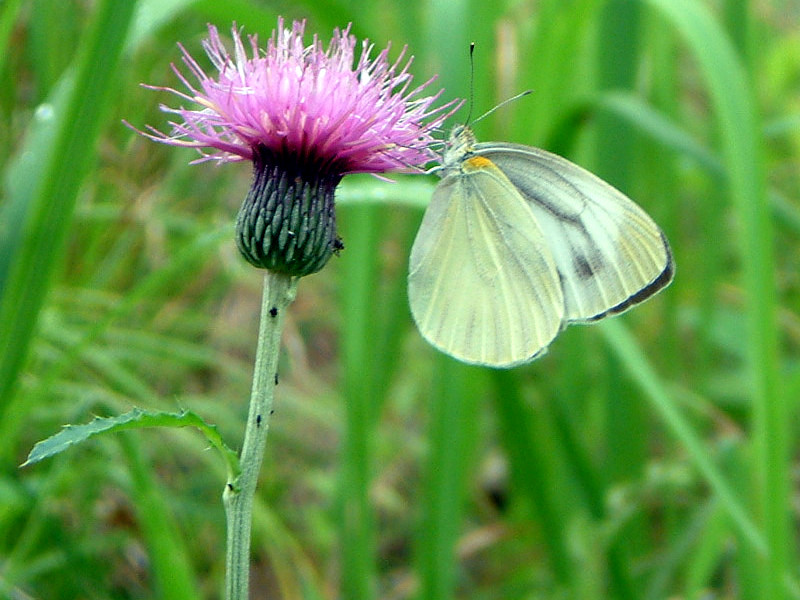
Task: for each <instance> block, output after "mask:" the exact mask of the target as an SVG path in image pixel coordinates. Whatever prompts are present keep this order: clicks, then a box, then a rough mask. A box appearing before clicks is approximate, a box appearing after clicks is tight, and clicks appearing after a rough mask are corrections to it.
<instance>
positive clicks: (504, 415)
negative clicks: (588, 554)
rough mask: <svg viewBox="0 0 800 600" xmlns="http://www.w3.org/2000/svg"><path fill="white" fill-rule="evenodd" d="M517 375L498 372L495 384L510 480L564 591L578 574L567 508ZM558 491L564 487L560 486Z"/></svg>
mask: <svg viewBox="0 0 800 600" xmlns="http://www.w3.org/2000/svg"><path fill="white" fill-rule="evenodd" d="M517 378H518V376H517V374H516V373H513V372H510V371H496V372H494V373H493V374H492V381H493V383H494V385H495V388H496V390H497V393H496V401H495V405H496V406H497V415H498V420H499V424H500V430H501V432H502V439H503V445H504V446H505V449H506V452H507V453H508V460H509V463H510V465H511V477H512V480H514V481H515V482H516V485H517V486H518V488H519V493H520V494H521V495H524V496H527V498H528V500H529V502H530V504H531V506H532V508H533V510H534V513H535V515H536V517H537V525H538V526H539V527H541V529H542V537H543V541H544V544H545V546H546V548H547V558H548V560H549V561H550V564H551V566H552V569H553V572H554V573H555V577H556V579H557V580H558V582H559V584H560V585H561V586H562V587H563V589H565V590H570V589H571V584H572V583H573V582H574V580H575V573H574V572H573V571H574V568H573V565H572V561H571V560H570V552H569V548H568V540H567V539H566V534H567V530H566V528H565V527H564V522H565V518H564V515H563V513H564V509H565V508H566V507H565V506H563V505H561V504H560V503H559V497H557V496H555V495H554V494H553V487H554V486H553V485H552V484H551V483H549V482H550V481H551V478H552V477H554V476H555V475H554V474H553V473H552V472H551V473H548V472H547V470H548V468H551V469H552V467H549V465H550V464H551V463H552V458H553V457H552V452H550V448H549V446H548V444H547V440H544V439H540V437H539V436H537V435H536V434H535V433H534V430H533V424H532V423H531V418H532V417H531V415H530V414H528V413H529V411H528V410H526V407H525V403H524V402H523V399H522V395H521V392H520V388H519V382H518V379H517ZM558 487H559V488H560V487H561V486H558Z"/></svg>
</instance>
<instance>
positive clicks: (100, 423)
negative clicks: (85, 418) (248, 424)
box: [22, 408, 239, 480]
mask: <svg viewBox="0 0 800 600" xmlns="http://www.w3.org/2000/svg"><path fill="white" fill-rule="evenodd" d="M145 427H196V428H197V429H199V430H200V431H201V432H202V433H203V434H205V436H206V439H207V440H208V443H209V444H211V445H212V446H214V447H215V448H216V449H217V450H219V451H220V453H221V454H222V457H223V459H225V462H226V464H227V466H228V471H229V474H230V477H229V479H231V480H232V479H233V478H235V477H236V476H237V475H238V471H239V466H238V465H239V459H238V456H237V455H236V453H235V452H234V451H233V450H231V449H230V448H228V446H226V445H225V442H223V441H222V438H221V437H220V435H219V432H218V431H217V428H216V427H215V426H213V425H209V424H208V423H206V422H205V421H203V419H201V418H200V417H199V416H197V415H196V414H194V413H193V412H188V411H187V412H180V413H166V412H153V411H144V410H141V409H138V408H134V409H133V410H132V411H130V412H127V413H125V414H122V415H117V416H115V417H105V418H103V417H95V418H94V419H92V420H91V421H90V422H89V423H85V424H82V425H65V426H64V428H63V429H62V430H61V431H59V432H58V433H57V434H55V435H52V436H50V437H49V438H47V439H46V440H42V441H41V442H38V443H37V444H36V445H35V446H34V447H33V450H31V452H30V454H29V455H28V459H27V460H26V461H25V462H24V463H22V466H23V467H25V466H27V465H32V464H34V463H37V462H39V461H40V460H44V459H45V458H50V457H51V456H55V455H56V454H59V453H61V452H64V450H66V449H68V448H70V447H71V446H74V445H76V444H80V443H81V442H85V441H86V440H88V439H89V438H91V437H94V436H96V435H100V434H103V433H116V432H119V431H124V430H126V429H142V428H145Z"/></svg>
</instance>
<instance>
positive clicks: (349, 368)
mask: <svg viewBox="0 0 800 600" xmlns="http://www.w3.org/2000/svg"><path fill="white" fill-rule="evenodd" d="M380 210H381V209H380V208H379V207H359V208H355V209H350V210H347V211H346V212H345V211H341V212H340V213H339V215H340V224H341V229H340V231H341V233H342V236H343V239H344V243H345V246H346V249H345V251H344V252H343V253H342V257H341V260H340V261H339V268H340V280H341V281H342V282H343V283H342V285H341V305H342V321H343V324H342V341H341V344H342V370H343V372H342V387H343V396H344V399H345V407H344V410H345V431H344V434H343V439H342V446H343V447H342V467H341V468H342V475H341V479H340V482H339V484H340V489H339V495H340V497H339V511H340V519H339V525H340V528H341V529H340V540H339V543H340V545H341V556H342V564H341V569H342V595H343V596H344V597H346V598H351V599H353V600H368V599H370V598H373V597H374V596H375V593H376V590H377V588H376V572H375V548H376V539H375V517H374V514H373V510H372V506H371V503H370V499H369V487H370V482H371V480H372V462H373V456H372V455H373V451H372V431H373V425H374V418H373V417H374V416H375V405H374V403H375V397H374V392H375V389H374V379H373V373H372V365H373V362H374V361H373V358H374V353H373V348H372V343H371V340H372V336H373V334H374V331H375V329H374V327H375V306H374V302H373V293H374V290H375V287H376V281H377V260H378V256H379V252H378V239H379V229H380V220H379V215H380Z"/></svg>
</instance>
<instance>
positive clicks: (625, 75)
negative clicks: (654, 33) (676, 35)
mask: <svg viewBox="0 0 800 600" xmlns="http://www.w3.org/2000/svg"><path fill="white" fill-rule="evenodd" d="M641 12H642V9H641V6H640V5H639V4H638V3H636V2H629V1H628V0H610V1H609V2H606V3H605V4H604V5H603V6H602V8H601V9H600V12H599V15H598V21H599V27H598V34H597V42H596V44H597V46H596V55H597V59H596V62H597V79H598V81H597V86H598V88H599V89H600V90H630V89H632V88H633V86H634V84H635V78H636V72H637V66H638V62H639V56H638V55H639V52H640V50H639V48H640V40H639V38H640V28H641ZM609 40H614V42H613V43H609ZM635 142H636V139H635V131H634V130H633V128H632V127H630V126H629V125H628V124H627V123H625V122H624V121H622V120H620V119H619V118H617V117H616V116H615V115H614V114H611V113H608V112H605V111H600V112H599V113H598V114H597V116H596V119H595V143H594V157H593V158H594V162H595V164H596V169H597V171H596V173H597V175H599V176H600V177H601V178H603V179H605V180H606V181H608V182H609V183H611V184H612V185H614V186H615V187H617V188H619V189H621V190H623V191H628V190H630V188H631V185H632V179H633V170H634V168H635V167H636V166H637V164H638V163H637V161H636V160H635V156H636V154H637V150H638V148H637V147H636V145H635ZM606 364H607V369H608V372H610V373H615V372H617V369H615V368H614V367H615V365H614V360H613V359H611V360H608V361H607V363H606ZM587 380H589V378H587ZM626 384H627V382H626V381H624V380H623V381H617V382H615V384H614V385H613V387H612V386H605V394H604V397H605V401H604V404H605V406H604V411H605V415H606V419H605V429H606V431H605V441H604V445H605V447H606V450H607V456H606V464H605V465H604V471H605V474H606V481H607V484H608V485H614V484H618V483H620V482H627V481H636V480H639V479H640V478H641V477H642V475H643V471H644V468H645V462H646V460H647V450H648V448H647V431H648V427H647V421H646V414H645V411H644V408H643V406H642V403H641V402H639V401H638V398H637V397H636V395H635V394H629V393H625V392H626V390H625V389H624V388H625V386H626ZM645 531H646V528H645V522H644V519H643V516H642V515H641V514H637V515H634V516H632V517H631V518H630V519H628V521H627V522H626V523H625V524H624V525H623V526H622V528H621V530H620V532H619V534H618V535H617V536H615V538H614V540H613V541H612V543H611V548H610V550H611V551H612V552H615V553H616V554H617V555H618V556H620V557H621V558H622V560H623V561H624V562H625V563H628V562H630V558H629V557H632V556H641V555H643V554H646V553H647V551H648V550H647V548H645V547H643V546H644V544H645V543H646V540H647V535H646V533H645ZM625 591H627V592H630V591H631V590H625ZM621 597H624V596H621ZM627 597H631V596H627Z"/></svg>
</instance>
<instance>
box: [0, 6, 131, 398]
mask: <svg viewBox="0 0 800 600" xmlns="http://www.w3.org/2000/svg"><path fill="white" fill-rule="evenodd" d="M135 6H136V2H134V1H131V2H124V3H122V4H120V3H119V2H116V1H114V0H105V1H103V2H100V3H99V4H98V5H97V9H96V13H95V16H94V20H93V22H92V25H91V29H90V31H89V32H88V34H87V35H86V36H85V37H84V38H83V39H84V42H83V44H82V47H81V49H80V53H79V58H78V60H77V68H76V74H75V84H74V86H73V87H72V89H71V91H70V94H69V99H68V101H67V104H66V110H65V111H64V112H63V113H60V114H58V115H56V116H55V119H56V122H57V127H56V131H55V135H54V137H53V139H52V140H48V141H49V144H50V146H51V152H50V153H49V159H48V160H47V162H46V163H45V164H43V165H41V169H40V171H39V173H38V177H39V178H40V181H41V183H40V184H39V185H37V186H35V189H34V190H33V193H32V195H31V196H30V197H29V198H28V199H27V202H26V204H28V205H29V206H30V209H29V212H28V215H29V216H28V218H27V220H26V222H25V225H24V230H25V233H24V235H23V237H22V240H21V244H20V246H19V247H17V248H14V249H13V252H14V258H13V264H12V265H11V268H10V271H9V277H8V279H7V280H6V281H4V286H3V288H2V291H1V292H0V293H2V298H0V322H2V323H4V324H5V325H4V326H3V327H2V328H0V399H2V402H3V406H0V410H2V411H3V412H4V407H5V404H7V403H8V401H9V399H10V398H11V397H12V395H13V393H14V391H15V389H16V385H17V381H18V378H19V373H20V371H21V369H22V367H23V365H24V363H25V359H26V357H27V355H28V349H29V345H30V341H31V338H32V336H33V333H34V329H35V325H36V321H37V317H38V314H39V310H40V309H41V307H42V304H43V303H44V299H45V296H46V294H47V291H48V288H49V286H50V281H51V279H52V274H53V272H54V270H55V269H56V267H57V265H59V260H58V257H59V256H61V252H62V248H63V246H64V241H65V239H66V234H67V231H68V229H69V225H70V222H71V217H72V213H73V211H74V208H75V202H76V198H77V194H78V190H79V188H80V185H81V182H82V181H83V178H84V177H85V176H86V173H87V172H88V169H89V168H90V166H91V162H92V160H93V158H94V155H95V144H96V140H97V137H98V135H99V133H100V129H101V126H102V124H103V122H104V119H105V115H106V114H107V109H108V108H109V106H110V100H111V97H112V93H111V91H112V90H113V89H114V88H113V85H111V84H110V83H109V82H112V81H114V79H115V77H114V74H115V72H116V71H117V66H118V64H119V59H120V55H121V53H122V48H123V45H124V42H125V39H126V35H127V31H128V28H129V24H130V22H131V19H132V15H133V10H134V8H135ZM43 154H46V153H45V152H42V153H41V154H40V155H43ZM11 201H12V202H13V201H14V199H13V198H12V200H11Z"/></svg>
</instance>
